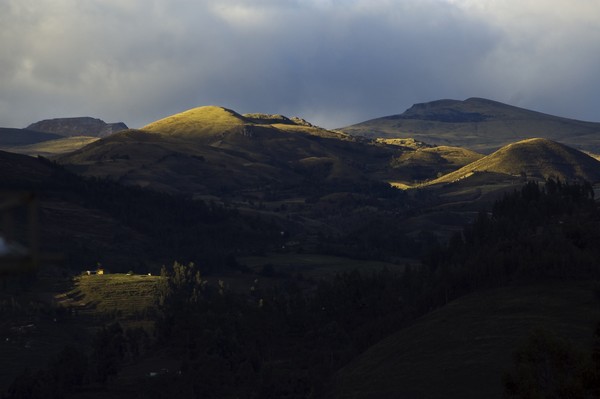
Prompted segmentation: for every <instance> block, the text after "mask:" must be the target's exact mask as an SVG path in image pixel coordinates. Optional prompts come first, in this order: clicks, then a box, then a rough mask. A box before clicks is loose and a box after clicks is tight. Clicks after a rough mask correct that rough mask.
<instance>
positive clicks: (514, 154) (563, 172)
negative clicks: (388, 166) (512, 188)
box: [430, 138, 600, 184]
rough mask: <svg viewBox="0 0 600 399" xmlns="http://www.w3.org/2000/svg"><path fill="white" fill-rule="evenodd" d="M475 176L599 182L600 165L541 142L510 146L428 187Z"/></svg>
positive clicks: (535, 140)
mask: <svg viewBox="0 0 600 399" xmlns="http://www.w3.org/2000/svg"><path fill="white" fill-rule="evenodd" d="M477 172H492V173H501V174H506V175H511V176H527V177H538V178H548V177H551V176H554V177H558V178H560V179H562V180H587V181H590V182H598V181H600V162H598V161H597V160H596V159H594V158H592V157H590V156H589V155H587V154H584V153H583V152H581V151H577V150H575V149H573V148H570V147H567V146H565V145H563V144H560V143H557V142H554V141H551V140H546V139H540V138H534V139H527V140H523V141H519V142H517V143H513V144H509V145H507V146H505V147H503V148H501V149H499V150H498V151H496V152H494V153H493V154H491V155H488V156H486V157H484V158H481V159H479V160H477V161H475V162H473V163H471V164H469V165H466V166H464V167H462V168H460V169H458V170H456V171H455V172H452V173H449V174H447V175H445V176H442V177H440V178H439V179H436V180H433V181H432V182H430V184H436V183H451V182H455V181H458V180H461V179H463V178H466V177H469V176H471V175H473V174H474V173H477Z"/></svg>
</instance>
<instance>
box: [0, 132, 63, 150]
mask: <svg viewBox="0 0 600 399" xmlns="http://www.w3.org/2000/svg"><path fill="white" fill-rule="evenodd" d="M59 138H61V136H59V135H57V134H53V133H44V132H38V131H34V130H28V129H11V128H4V127H3V128H0V147H2V148H8V147H13V146H22V145H30V144H35V143H41V142H43V141H49V140H55V139H59Z"/></svg>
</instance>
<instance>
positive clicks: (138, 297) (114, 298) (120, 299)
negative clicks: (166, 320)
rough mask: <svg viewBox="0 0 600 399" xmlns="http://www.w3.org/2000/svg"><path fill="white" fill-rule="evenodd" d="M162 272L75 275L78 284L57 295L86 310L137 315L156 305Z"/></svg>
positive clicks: (61, 299)
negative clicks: (158, 274)
mask: <svg viewBox="0 0 600 399" xmlns="http://www.w3.org/2000/svg"><path fill="white" fill-rule="evenodd" d="M159 280H160V277H159V276H147V275H126V274H104V275H90V276H88V275H84V276H79V277H76V278H75V288H74V289H73V290H71V291H69V292H67V293H65V294H62V295H59V296H58V297H57V299H58V300H59V301H60V302H61V303H62V304H63V305H68V306H74V307H78V308H80V309H82V310H83V311H84V312H93V313H100V314H110V315H114V316H118V317H119V318H123V319H128V318H138V317H141V316H143V315H144V314H145V312H147V311H149V310H151V309H152V308H153V307H154V299H155V295H156V285H157V283H158V281H159Z"/></svg>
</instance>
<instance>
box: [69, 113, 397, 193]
mask: <svg viewBox="0 0 600 399" xmlns="http://www.w3.org/2000/svg"><path fill="white" fill-rule="evenodd" d="M401 152H402V149H400V148H398V147H394V146H387V145H372V144H371V143H368V142H365V140H361V139H355V138H353V137H350V136H348V135H345V134H342V133H337V132H331V131H328V130H325V129H321V128H318V127H315V126H313V125H311V124H309V123H307V122H306V121H302V120H300V119H291V118H286V117H282V116H280V115H279V116H278V115H266V114H251V115H248V116H243V115H240V114H238V113H236V112H234V111H232V110H229V109H226V108H222V107H216V106H206V107H198V108H194V109H191V110H188V111H185V112H182V113H179V114H176V115H172V116H169V117H167V118H164V119H161V120H159V121H156V122H153V123H151V124H149V125H147V126H145V127H143V128H142V129H140V130H126V131H123V132H120V133H116V134H113V135H111V136H109V137H106V138H103V139H102V140H99V141H97V142H95V143H92V144H90V145H88V146H86V147H84V148H82V149H80V150H78V151H75V152H73V153H71V154H67V155H65V156H62V157H59V158H58V161H59V162H61V163H63V164H65V165H68V167H70V168H72V169H73V170H75V171H78V172H80V173H83V174H85V175H92V176H111V177H112V178H115V179H118V180H119V181H121V182H124V183H127V184H135V185H141V186H150V187H154V188H156V189H159V190H164V191H171V192H187V193H195V194H211V195H219V193H231V192H235V193H238V194H240V193H241V192H242V191H243V192H245V193H246V194H247V195H257V196H259V197H262V196H263V195H264V193H265V191H273V190H275V189H277V191H278V192H280V193H282V192H284V191H285V190H287V189H291V190H292V191H293V190H294V187H296V188H297V187H299V186H305V185H307V184H308V185H313V186H315V185H322V183H323V182H329V183H328V184H333V183H334V182H335V181H342V180H343V181H354V182H357V181H364V180H368V178H367V175H368V174H369V173H371V172H372V171H385V170H386V169H387V168H388V163H389V160H390V159H391V158H392V157H393V156H394V155H398V154H400V153H401Z"/></svg>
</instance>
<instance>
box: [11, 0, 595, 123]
mask: <svg viewBox="0 0 600 399" xmlns="http://www.w3.org/2000/svg"><path fill="white" fill-rule="evenodd" d="M0 49H1V51H0V126H3V127H25V126H26V125H28V124H29V123H32V122H35V121H38V120H41V119H46V118H53V117H67V116H84V115H85V116H94V117H99V118H102V119H104V120H105V121H107V122H117V121H123V122H125V123H127V124H128V125H129V126H130V127H141V126H143V125H145V124H147V123H149V122H152V121H154V120H156V119H159V118H162V117H164V116H167V115H169V114H173V113H176V112H180V111H184V110H186V109H189V108H193V107H196V106H200V105H210V104H214V105H222V106H225V107H228V108H232V109H235V110H236V111H238V112H241V113H245V112H265V113H282V114H285V115H288V116H293V115H298V116H301V117H304V118H306V119H308V120H310V121H312V122H313V123H317V124H320V125H322V126H325V127H329V128H334V127H341V126H345V125H349V124H352V123H356V122H360V121H363V120H366V119H370V118H375V117H379V116H384V115H390V114H397V113H401V112H403V111H404V110H405V109H406V108H408V107H410V106H411V105H412V104H413V103H417V102H425V101H432V100H436V99H441V98H454V99H460V100H462V99H465V98H468V97H485V98H490V99H494V100H497V101H502V102H506V103H510V104H513V105H517V106H522V107H526V108H530V109H535V110H538V111H542V112H546V113H552V114H557V115H561V116H567V117H572V118H577V119H584V120H594V121H600V112H599V110H600V76H599V72H600V0H570V1H568V2H567V1H563V0H544V1H541V0H539V1H538V0H497V1H493V0H406V1H402V0H396V1H394V0H246V1H244V0H218V1H215V0H211V1H204V0H1V1H0Z"/></svg>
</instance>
